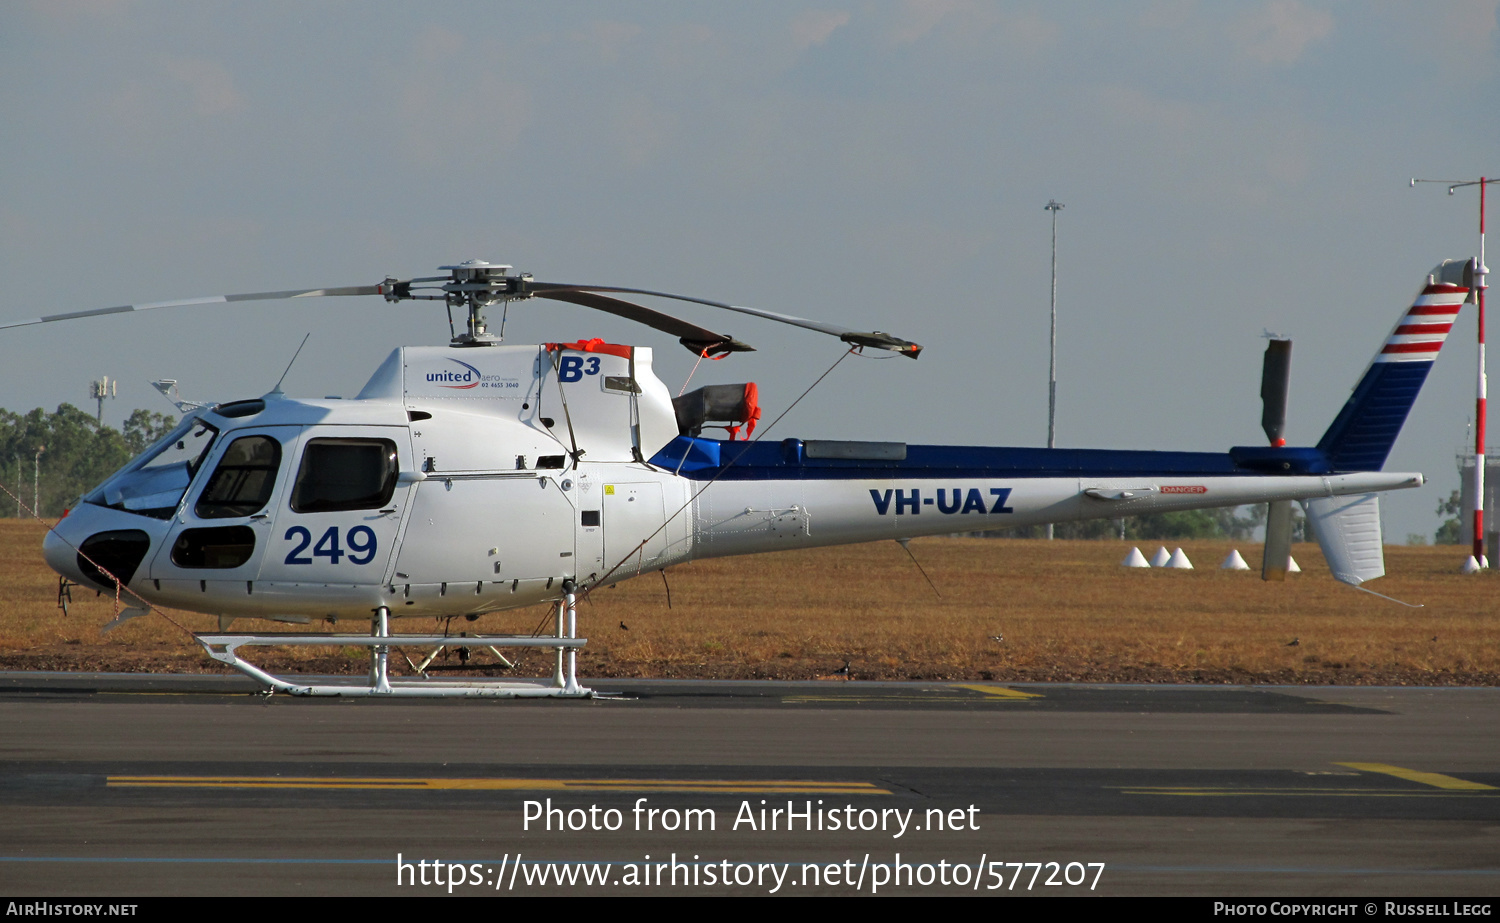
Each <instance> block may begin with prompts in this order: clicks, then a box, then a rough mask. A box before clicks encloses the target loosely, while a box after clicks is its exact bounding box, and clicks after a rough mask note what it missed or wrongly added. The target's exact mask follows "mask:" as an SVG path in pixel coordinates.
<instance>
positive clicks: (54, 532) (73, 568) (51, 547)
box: [42, 519, 83, 583]
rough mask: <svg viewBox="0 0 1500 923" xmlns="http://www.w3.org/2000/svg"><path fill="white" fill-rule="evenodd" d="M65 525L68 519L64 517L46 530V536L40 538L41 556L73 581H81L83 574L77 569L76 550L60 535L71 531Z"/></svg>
mask: <svg viewBox="0 0 1500 923" xmlns="http://www.w3.org/2000/svg"><path fill="white" fill-rule="evenodd" d="M67 525H68V520H66V519H64V520H63V521H62V522H60V523H58V524H57V525H56V526H55V527H54V528H52V529H50V530H48V532H47V537H46V538H44V539H42V557H44V558H45V559H46V560H47V566H48V567H50V568H52V569H53V570H55V571H57V572H58V573H59V574H62V575H63V576H64V577H67V578H68V579H69V580H72V581H73V582H75V583H81V582H83V574H82V573H81V572H79V570H78V552H77V550H76V549H75V548H74V547H73V545H72V544H69V542H68V541H67V540H66V539H64V538H63V535H62V533H63V532H71V531H73V530H71V529H68V528H66V527H67ZM70 538H71V536H70Z"/></svg>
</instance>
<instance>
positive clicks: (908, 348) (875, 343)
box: [526, 282, 922, 359]
mask: <svg viewBox="0 0 1500 923" xmlns="http://www.w3.org/2000/svg"><path fill="white" fill-rule="evenodd" d="M526 289H527V291H528V292H530V293H531V294H535V295H538V296H541V295H542V294H543V293H544V292H620V293H622V294H629V295H651V296H653V297H655V298H671V299H673V300H675V301H687V302H691V303H693V304H701V305H707V306H709V307H711V308H722V309H723V310H725V311H737V312H739V313H740V314H749V315H750V316H752V317H761V318H765V319H766V320H773V321H777V322H778V323H782V324H791V325H792V326H794V327H802V328H804V329H807V330H816V331H817V332H818V333H826V334H828V335H829V336H836V337H838V338H839V339H841V340H843V341H844V342H845V343H849V344H851V345H854V346H872V347H875V348H877V349H888V350H891V351H892V352H898V353H901V354H902V355H905V356H910V357H911V358H913V359H915V358H917V356H918V355H919V354H921V352H922V347H921V346H919V345H917V344H916V343H913V342H911V341H909V340H903V339H901V338H899V337H894V336H891V335H890V334H889V333H883V332H881V331H879V330H873V331H869V332H863V331H858V330H850V329H849V328H847V327H840V326H838V325H836V324H825V323H823V322H822V321H815V320H808V319H807V318H805V317H795V316H793V315H791V314H778V313H777V312H775V311H764V310H761V309H760V308H747V307H744V306H743V305H734V304H727V303H725V302H722V301H710V300H709V299H707V298H693V297H691V296H689V295H674V294H672V293H671V292H657V291H652V290H651V289H646V288H620V287H618V286H612V285H573V284H569V283H562V282H527V283H526Z"/></svg>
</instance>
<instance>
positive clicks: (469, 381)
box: [427, 356, 484, 391]
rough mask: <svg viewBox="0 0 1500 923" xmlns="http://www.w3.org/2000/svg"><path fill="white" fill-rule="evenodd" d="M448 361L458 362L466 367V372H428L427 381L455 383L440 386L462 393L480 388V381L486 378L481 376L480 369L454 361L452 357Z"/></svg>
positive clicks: (458, 361)
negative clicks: (469, 389)
mask: <svg viewBox="0 0 1500 923" xmlns="http://www.w3.org/2000/svg"><path fill="white" fill-rule="evenodd" d="M448 361H449V362H457V363H458V364H459V365H461V366H463V367H464V370H463V371H462V372H454V371H451V370H448V371H442V372H428V373H427V380H428V381H432V382H443V381H451V382H454V384H451V385H439V387H442V388H454V389H457V390H460V391H463V390H466V389H468V388H477V387H479V381H480V379H482V378H483V377H484V376H483V375H481V374H479V370H478V369H476V368H474V366H472V365H470V364H469V363H467V362H463V361H460V360H458V359H454V358H452V357H451V356H450V357H449V358H448Z"/></svg>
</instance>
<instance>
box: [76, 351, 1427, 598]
mask: <svg viewBox="0 0 1500 923" xmlns="http://www.w3.org/2000/svg"><path fill="white" fill-rule="evenodd" d="M651 366H652V353H651V350H650V349H649V348H645V347H630V346H614V345H610V344H603V343H601V342H599V341H590V342H589V343H582V342H580V343H576V344H548V345H544V346H492V347H484V348H454V347H405V348H401V349H397V350H396V351H394V352H393V353H392V354H391V355H390V357H389V358H388V359H387V360H386V361H385V362H384V363H383V364H382V365H381V367H380V368H379V369H378V370H377V371H376V373H375V375H374V376H373V377H372V378H371V379H370V381H369V383H368V384H367V385H366V386H365V387H364V389H363V390H362V391H361V392H360V394H359V395H358V396H357V397H356V398H354V399H351V400H337V399H329V400H300V399H290V398H285V397H281V396H279V395H275V394H273V395H268V396H267V397H266V398H263V399H259V400H253V401H239V402H234V403H229V404H222V405H218V406H216V407H213V408H209V409H205V410H202V411H199V412H198V413H196V414H195V415H192V416H190V417H189V418H188V419H186V420H185V421H184V423H183V425H182V426H181V427H179V429H178V431H177V432H175V433H174V434H172V435H171V436H170V437H168V438H167V439H165V440H163V441H162V442H161V443H158V444H157V445H156V446H154V447H152V449H150V450H148V451H147V452H146V453H145V454H143V455H142V456H141V457H140V458H139V459H137V460H136V461H134V462H132V463H131V464H130V465H128V466H127V467H126V468H124V469H122V470H121V471H120V472H119V473H117V474H116V475H114V476H113V477H112V478H111V479H110V480H108V481H106V482H105V483H104V484H103V485H101V486H100V487H99V488H97V489H96V490H94V491H92V492H91V493H90V494H88V495H87V496H86V497H85V498H84V501H83V502H81V503H79V504H78V505H77V506H76V507H75V508H74V509H73V510H72V511H71V512H70V514H69V515H68V516H67V517H66V518H65V519H64V520H63V521H62V522H61V523H60V524H59V525H58V526H57V528H56V530H55V531H54V532H53V533H52V534H49V536H48V539H47V542H46V556H47V560H48V562H49V564H50V565H51V566H52V567H53V568H54V569H55V570H57V571H58V572H60V573H61V574H63V575H64V576H66V577H69V578H70V579H72V580H74V581H77V582H80V583H84V584H86V585H90V586H94V587H103V588H105V589H112V588H113V582H112V580H111V577H112V576H114V575H118V578H119V580H120V581H121V582H122V583H124V584H125V585H126V586H128V587H129V588H130V590H131V591H132V592H133V593H135V594H138V595H139V596H140V597H141V598H143V599H145V600H147V601H148V602H150V603H152V604H154V605H158V606H163V607H169V608H180V609H186V610H192V611H198V612H205V613H210V614H214V615H218V616H220V618H221V620H229V619H233V618H241V617H259V618H270V619H277V620H283V621H298V622H305V621H309V620H313V619H325V618H332V619H342V618H357V619H368V618H369V617H370V613H371V612H372V610H375V609H377V608H379V607H386V608H388V609H389V610H390V613H391V614H392V615H395V616H403V615H404V616H466V615H476V614H480V613H485V612H493V611H498V610H503V609H510V608H515V607H520V606H529V605H533V604H536V603H539V602H542V601H546V600H555V599H558V598H560V597H561V596H562V594H563V592H564V586H565V585H574V584H576V585H577V586H579V587H585V588H586V587H590V586H595V585H598V584H601V583H615V582H618V581H620V580H623V579H626V578H628V577H633V576H637V575H639V574H642V573H647V572H651V571H656V570H661V569H663V568H665V567H668V566H671V565H674V564H679V563H682V562H686V561H690V560H694V559H698V558H708V557H719V556H725V555H738V554H751V553H757V552H765V551H775V550H783V549H790V548H800V547H812V546H819V545H835V544H847V543H854V542H866V541H873V540H877V539H884V538H908V537H916V536H921V535H934V534H945V533H954V532H971V531H981V530H987V529H1000V528H1009V527H1014V526H1025V525H1031V524H1036V523H1046V522H1065V521H1071V520H1079V519H1093V518H1116V517H1123V516H1132V515H1137V514H1140V513H1153V512H1162V511H1169V510H1186V509H1195V508H1203V507H1219V506H1233V505H1239V504H1246V503H1264V502H1267V501H1272V500H1306V499H1310V498H1317V497H1331V496H1341V495H1364V494H1369V493H1372V492H1378V491H1382V490H1389V489H1394V488H1399V487H1408V486H1416V485H1418V484H1420V483H1421V476H1420V475H1414V474H1403V473H1388V472H1380V471H1361V472H1354V473H1344V474H1335V473H1325V474H1316V473H1305V472H1304V473H1297V472H1296V471H1292V472H1290V473H1262V472H1261V471H1260V470H1248V469H1247V468H1245V467H1244V466H1243V465H1237V464H1236V463H1235V461H1234V460H1232V459H1231V457H1230V456H1229V455H1223V454H1213V453H1170V452H1109V451H1095V452H1090V451H1082V450H1047V449H987V448H978V447H945V446H910V447H908V446H906V445H904V444H901V443H859V442H837V441H827V440H806V441H804V440H800V439H784V440H780V441H776V442H765V441H762V442H756V443H753V444H752V443H750V442H744V441H722V440H711V439H703V438H697V437H693V436H690V435H686V434H684V433H683V432H682V431H681V427H680V424H679V421H678V417H677V414H676V412H675V411H674V407H673V401H672V398H671V395H670V393H669V392H668V390H667V388H666V386H665V385H663V384H662V382H661V381H660V380H659V379H658V378H657V377H656V376H655V374H654V373H653V372H652V367H651ZM101 571H102V573H101Z"/></svg>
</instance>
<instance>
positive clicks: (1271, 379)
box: [1260, 339, 1292, 446]
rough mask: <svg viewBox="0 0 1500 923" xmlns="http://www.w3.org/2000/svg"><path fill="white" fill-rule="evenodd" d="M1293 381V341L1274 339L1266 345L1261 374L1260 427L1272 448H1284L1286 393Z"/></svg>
mask: <svg viewBox="0 0 1500 923" xmlns="http://www.w3.org/2000/svg"><path fill="white" fill-rule="evenodd" d="M1291 379H1292V341H1291V340H1281V339H1273V340H1271V342H1269V343H1267V344H1266V358H1265V362H1264V363H1263V364H1262V366H1261V373H1260V400H1261V413H1260V427H1261V429H1263V430H1265V431H1266V438H1267V439H1269V440H1271V445H1275V446H1281V445H1286V438H1285V436H1286V403H1287V392H1288V390H1289V388H1290V386H1291Z"/></svg>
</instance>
